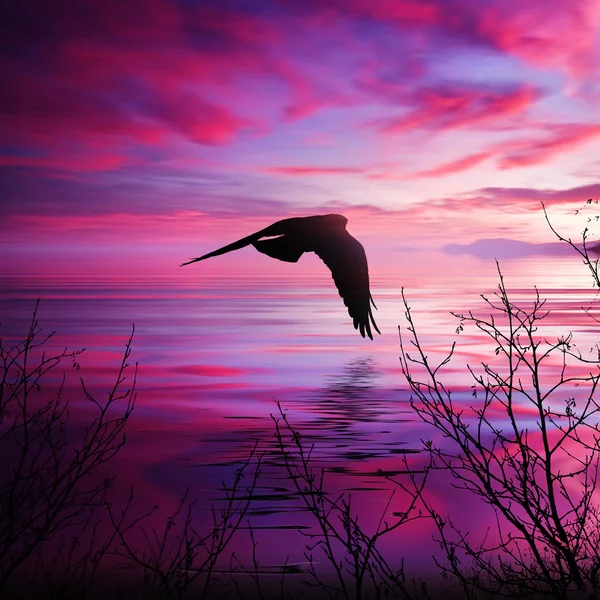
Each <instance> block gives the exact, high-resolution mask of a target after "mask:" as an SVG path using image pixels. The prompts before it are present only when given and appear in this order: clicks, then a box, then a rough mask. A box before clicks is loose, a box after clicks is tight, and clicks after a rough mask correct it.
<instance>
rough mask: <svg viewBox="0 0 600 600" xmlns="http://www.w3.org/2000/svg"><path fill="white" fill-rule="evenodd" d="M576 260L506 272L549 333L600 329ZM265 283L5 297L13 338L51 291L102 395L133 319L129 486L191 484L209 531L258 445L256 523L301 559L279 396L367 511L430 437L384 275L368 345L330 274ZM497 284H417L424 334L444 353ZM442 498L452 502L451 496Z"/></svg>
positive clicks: (61, 336)
mask: <svg viewBox="0 0 600 600" xmlns="http://www.w3.org/2000/svg"><path fill="white" fill-rule="evenodd" d="M455 260H456V261H459V260H463V259H462V258H458V257H457V258H456V259H455ZM563 263H564V264H563ZM567 263H568V261H566V260H565V261H563V262H560V261H559V260H557V259H553V261H552V262H550V261H545V262H544V260H543V259H541V258H540V259H539V260H538V261H537V263H536V267H535V268H536V273H534V274H532V273H531V272H528V271H527V270H526V269H529V268H531V265H530V263H527V264H526V265H525V266H524V267H523V270H522V271H519V268H518V265H512V266H509V267H507V269H506V271H505V279H506V282H507V285H508V286H509V289H516V290H517V292H516V293H517V294H518V295H519V296H521V297H527V298H529V299H531V297H532V296H531V288H532V285H533V283H539V284H540V285H542V284H543V286H544V289H543V290H542V295H544V296H545V297H549V298H550V301H549V304H548V306H547V308H549V309H551V310H553V311H554V312H553V317H552V318H551V320H550V321H549V323H550V327H551V333H552V334H553V335H554V334H555V333H556V334H559V333H564V332H565V328H567V329H568V330H571V331H575V332H576V333H577V334H583V335H584V336H585V335H590V336H595V334H594V332H593V331H591V328H590V327H589V323H586V322H585V317H582V313H581V311H580V306H581V305H582V302H583V301H582V298H583V297H584V296H585V295H586V294H587V292H588V290H587V289H586V288H585V286H584V282H583V281H581V280H580V279H581V277H580V275H581V274H580V273H578V274H577V277H580V279H576V278H575V275H573V274H572V271H570V270H569V269H570V268H571V267H570V263H569V264H567ZM534 275H535V277H534ZM442 276H443V273H442V274H441V275H440V277H442ZM268 283H269V282H263V281H261V282H244V285H243V286H241V287H242V288H243V294H241V295H239V296H238V295H236V294H235V292H234V291H233V292H232V288H231V286H230V287H229V288H227V289H217V288H214V287H211V285H212V284H211V282H204V283H203V285H204V287H203V288H202V289H201V290H198V289H189V290H185V289H177V290H174V291H173V293H171V294H169V293H168V291H167V290H166V289H165V287H164V286H163V287H160V288H157V290H156V292H155V293H153V292H152V290H150V289H149V288H147V287H145V288H144V289H143V290H142V291H139V293H134V292H135V291H134V290H123V289H113V290H111V289H108V288H106V289H102V290H98V289H96V288H94V289H87V288H84V287H80V288H78V289H75V288H73V289H71V290H70V289H69V287H68V286H63V287H60V288H56V289H55V288H51V287H46V288H43V289H39V290H34V289H33V287H32V286H29V287H23V288H18V287H17V286H15V285H12V286H11V287H10V294H8V293H7V294H5V295H3V296H0V303H1V310H2V329H3V334H4V336H5V341H7V340H6V338H12V339H17V338H18V337H19V335H20V334H22V333H24V332H25V328H26V326H27V323H28V320H29V318H30V315H31V310H32V308H33V304H34V301H33V298H35V297H37V296H38V295H41V297H42V303H41V308H40V314H39V318H40V321H41V323H42V325H43V326H45V327H46V328H47V329H50V330H53V329H54V330H56V331H57V336H56V339H55V343H56V344H57V346H58V347H64V346H69V347H72V348H78V347H82V346H87V347H88V348H89V351H88V353H87V356H86V357H84V359H83V360H82V361H81V363H82V371H81V375H82V376H83V377H84V379H86V383H87V384H88V385H89V387H90V389H106V388H107V387H108V385H109V383H110V381H111V377H112V376H113V374H114V372H115V371H114V368H115V367H116V365H117V363H118V361H119V359H120V356H121V352H122V349H123V345H124V342H125V340H126V338H127V335H128V333H129V332H130V328H131V323H132V322H135V324H136V336H135V339H134V343H133V358H134V359H135V360H137V361H138V362H139V363H140V378H139V398H138V405H137V408H136V410H135V412H134V417H133V418H132V421H131V427H132V429H131V431H130V435H129V438H128V443H127V446H126V447H125V449H124V450H123V452H122V453H121V455H120V456H119V463H118V469H119V470H120V472H121V481H122V482H123V487H124V489H125V488H126V489H128V486H129V483H133V484H134V485H135V487H136V489H137V490H140V491H139V494H138V496H137V497H138V498H139V502H140V503H143V502H146V503H151V505H153V504H155V503H157V502H159V503H161V505H162V506H165V507H168V506H169V505H172V504H173V503H174V502H176V500H177V498H178V496H179V494H181V493H182V492H183V491H184V490H185V489H186V488H189V489H190V497H197V498H199V500H200V502H199V504H198V509H197V511H196V514H197V517H198V519H199V520H200V524H199V527H200V528H201V527H202V526H204V525H206V524H207V523H208V520H207V519H208V516H209V510H208V506H209V505H208V504H207V503H206V502H210V501H214V500H218V499H221V498H223V492H222V489H221V485H222V482H226V483H227V482H230V481H232V478H233V477H235V473H236V469H237V468H239V466H240V465H241V464H242V462H243V461H244V460H245V459H246V457H247V456H248V452H249V451H250V449H251V448H252V447H253V445H254V443H255V442H256V440H259V441H260V449H261V451H264V452H265V458H264V462H263V467H262V475H261V478H260V483H259V488H258V489H257V493H256V498H255V500H256V502H255V503H254V504H253V508H252V511H251V517H252V525H253V527H254V528H256V529H257V530H260V531H263V532H270V533H269V534H268V536H267V537H266V538H264V537H263V538H262V542H263V549H264V550H265V551H266V552H267V554H268V553H269V551H271V552H272V553H274V554H277V552H276V550H275V549H276V548H278V547H280V546H281V544H282V543H284V544H285V547H286V551H287V552H288V553H289V555H290V557H291V558H290V559H291V560H292V561H294V560H300V559H301V557H302V552H303V547H304V540H303V539H302V538H301V537H298V535H297V531H298V530H300V529H302V528H306V527H308V526H309V523H310V519H309V515H307V514H306V511H305V509H304V505H303V503H302V499H301V498H300V497H299V496H298V494H297V493H296V492H295V491H294V490H293V489H292V486H291V485H290V482H289V481H288V480H287V478H286V476H285V472H284V467H283V465H282V461H281V455H280V453H279V452H278V450H277V442H276V439H275V436H274V425H273V418H272V416H273V417H275V418H277V411H278V408H277V402H280V403H281V407H282V409H283V410H284V411H286V414H287V415H288V416H289V419H290V422H291V423H292V425H293V427H294V428H295V429H297V431H298V432H300V433H301V436H302V437H301V439H302V441H303V444H304V445H305V447H306V448H310V447H311V446H313V445H314V450H313V452H312V461H313V465H314V467H315V468H316V469H320V468H324V469H325V470H326V472H327V477H328V479H327V482H328V483H327V485H328V486H330V488H331V490H332V493H333V491H336V492H341V491H349V490H351V491H352V493H353V498H355V501H356V505H357V508H358V509H361V508H362V509H364V510H365V511H366V513H367V515H371V514H373V515H379V514H380V510H382V509H383V507H384V506H385V502H386V501H387V500H386V499H387V497H388V496H389V491H390V484H389V482H388V481H387V480H386V479H385V477H384V476H383V475H385V474H394V473H401V472H402V471H403V469H404V463H403V459H404V458H405V457H406V458H407V459H408V460H409V462H411V464H416V465H418V464H419V461H421V460H422V456H421V454H420V453H419V448H420V447H421V439H422V438H423V439H428V438H429V437H430V436H431V432H429V431H427V430H426V429H425V428H424V426H423V425H422V424H421V423H420V422H418V421H416V420H415V418H414V416H413V413H412V412H411V409H410V405H409V400H410V395H409V393H408V391H407V389H406V386H405V385H404V381H403V378H402V374H401V373H400V369H399V363H398V352H399V349H398V338H397V330H396V326H397V324H398V323H400V322H402V318H403V310H404V309H403V306H402V304H401V300H400V292H399V289H398V287H396V286H395V285H392V284H391V283H389V282H388V283H386V284H380V285H377V282H374V286H373V287H374V289H375V290H376V293H377V297H378V300H377V303H378V306H379V309H380V310H379V313H378V315H377V320H378V323H379V325H380V328H381V330H382V332H383V335H382V336H378V337H376V339H375V341H374V342H370V341H369V340H363V339H362V338H360V336H358V334H357V333H356V332H355V331H353V330H352V328H351V326H349V323H348V317H347V314H346V313H345V311H344V310H343V307H340V306H339V302H338V301H337V300H338V299H337V298H336V297H335V294H334V293H332V292H331V289H330V288H331V285H330V282H329V281H326V282H324V288H323V289H327V292H328V293H324V292H323V290H321V289H319V288H315V289H307V290H305V291H304V293H303V294H302V295H297V294H290V293H287V291H286V290H284V291H283V292H282V291H281V290H280V289H279V288H278V287H277V286H276V285H274V286H272V287H269V285H268ZM496 283H497V281H496V275H495V273H494V270H493V268H490V269H488V270H486V271H485V276H484V274H482V273H474V275H473V279H472V280H464V279H461V280H456V281H450V280H449V278H448V277H445V279H444V280H443V285H442V283H439V282H438V284H435V282H434V283H432V284H430V287H427V288H425V287H424V288H419V289H413V290H407V295H408V297H409V300H410V303H411V306H412V308H413V311H414V312H413V317H414V318H415V322H416V323H417V324H418V326H419V335H420V336H421V337H422V339H423V340H424V344H425V345H426V347H427V348H429V349H431V354H432V355H435V354H436V353H437V354H443V353H444V352H445V351H446V349H447V348H448V347H449V346H450V344H451V342H452V340H453V339H454V338H455V333H454V332H455V329H456V322H455V320H454V319H453V318H452V317H451V316H450V315H449V310H450V309H452V310H457V311H459V312H461V311H464V310H468V309H470V308H474V307H477V306H480V305H481V302H480V300H479V299H478V294H479V293H481V292H484V293H487V294H490V293H493V290H494V289H495V287H496ZM7 289H9V288H7ZM253 290H256V293H255V292H254V291H253ZM589 297H590V298H591V297H592V294H591V290H590V296H589ZM24 299H26V300H24ZM461 336H462V337H461V339H460V340H459V344H461V345H460V351H457V356H456V361H457V363H458V365H457V366H456V367H451V368H449V370H448V373H449V375H448V376H449V377H451V378H452V380H451V382H450V383H451V384H453V385H454V389H455V390H456V394H457V396H456V397H457V398H460V397H461V394H463V395H464V397H465V398H467V399H469V398H470V387H469V385H470V382H468V377H466V376H465V370H464V368H462V369H461V368H460V364H463V365H464V363H465V362H466V361H467V360H468V361H471V362H473V363H475V364H476V363H478V362H479V361H480V360H481V359H482V357H484V356H485V352H486V346H485V345H483V344H482V340H481V337H478V336H477V332H465V333H464V334H461ZM585 343H586V342H585V340H584V342H583V343H582V345H583V344H585ZM453 368H454V369H455V370H452V369H453ZM74 408H75V407H74ZM74 413H75V414H74V417H73V418H75V416H76V411H74ZM440 494H441V495H443V497H444V498H450V497H451V496H450V494H449V492H448V490H447V489H446V488H443V489H442V491H441V492H440ZM463 509H464V510H466V511H470V510H471V507H470V506H469V503H468V502H465V501H464V500H463V499H461V500H459V501H457V504H456V510H457V511H460V510H463ZM473 514H477V513H476V512H475V513H473V512H472V510H471V513H470V517H471V520H473ZM265 535H266V533H265ZM425 538H427V539H430V533H429V532H426V530H419V531H417V532H416V533H414V534H413V537H412V538H411V537H407V538H403V539H404V543H405V544H409V545H410V544H412V543H413V542H414V541H415V539H416V540H418V541H419V543H420V544H421V545H423V550H422V553H423V556H429V554H430V550H428V549H427V546H426V544H422V542H423V540H424V539H425ZM398 547H399V548H400V547H401V545H400V546H398ZM419 547H420V546H419ZM411 551H412V552H413V553H414V548H412V550H411ZM397 552H400V551H399V550H397ZM278 558H281V557H280V556H279V557H278Z"/></svg>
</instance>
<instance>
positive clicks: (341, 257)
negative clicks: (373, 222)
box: [313, 230, 381, 339]
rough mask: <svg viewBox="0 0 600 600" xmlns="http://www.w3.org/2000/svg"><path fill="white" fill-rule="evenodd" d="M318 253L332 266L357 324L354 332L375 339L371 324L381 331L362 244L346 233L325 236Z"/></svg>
mask: <svg viewBox="0 0 600 600" xmlns="http://www.w3.org/2000/svg"><path fill="white" fill-rule="evenodd" d="M313 250H314V252H315V253H316V254H317V256H318V257H319V258H320V259H321V260H322V261H323V262H324V263H325V264H326V265H327V266H328V267H329V269H330V271H331V275H332V277H333V281H334V283H335V285H336V287H337V289H338V292H339V293H340V296H341V297H342V300H343V301H344V304H345V305H346V306H347V307H348V314H349V315H350V317H351V318H352V320H353V322H354V329H358V330H359V331H360V335H362V336H363V337H365V332H366V334H367V335H368V336H369V337H370V338H371V339H373V334H372V332H371V324H372V325H373V327H374V328H375V331H377V333H381V331H379V329H378V328H377V325H376V323H375V320H374V319H373V312H372V311H371V303H373V306H375V303H374V302H373V299H372V298H371V292H370V290H369V267H368V264H367V256H366V254H365V249H364V248H363V246H362V244H361V243H360V242H359V241H358V240H357V239H355V238H353V237H352V236H351V235H350V234H349V233H348V232H347V231H346V230H344V231H342V232H340V233H336V235H331V236H327V237H324V238H323V239H322V240H320V241H319V242H318V243H317V244H315V247H314V249H313Z"/></svg>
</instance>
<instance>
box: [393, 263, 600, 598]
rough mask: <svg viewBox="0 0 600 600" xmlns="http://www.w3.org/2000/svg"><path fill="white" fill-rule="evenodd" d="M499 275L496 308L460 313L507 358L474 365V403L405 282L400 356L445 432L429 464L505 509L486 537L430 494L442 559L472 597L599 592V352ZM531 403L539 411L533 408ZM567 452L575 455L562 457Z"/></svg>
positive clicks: (420, 405)
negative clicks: (521, 302)
mask: <svg viewBox="0 0 600 600" xmlns="http://www.w3.org/2000/svg"><path fill="white" fill-rule="evenodd" d="M498 273H499V277H500V283H499V286H498V292H496V294H495V299H492V300H490V299H488V298H486V297H484V296H482V298H483V299H484V301H485V303H486V305H487V308H488V309H489V310H490V311H491V314H490V315H488V316H478V315H476V314H474V313H472V312H469V313H467V314H456V313H453V314H454V315H455V316H456V317H457V318H458V320H459V327H458V330H463V329H464V328H465V327H467V326H474V327H476V328H477V329H478V330H479V332H481V333H483V334H484V335H485V336H487V338H488V340H489V341H491V342H492V343H493V345H494V354H495V356H496V357H498V359H497V360H496V361H495V359H494V357H492V360H491V362H482V363H481V365H480V366H479V367H478V368H477V367H473V366H471V365H467V368H468V370H469V373H470V374H471V376H472V380H473V385H472V396H473V404H470V405H469V404H468V403H467V404H465V403H464V402H461V401H460V400H459V401H458V402H457V401H456V393H454V397H453V391H452V390H451V387H450V385H449V384H448V383H446V382H445V381H444V378H443V371H444V367H445V366H446V365H447V364H448V363H449V362H450V361H451V359H452V358H453V354H454V350H455V344H456V342H454V343H453V344H452V347H451V349H450V351H449V352H448V354H447V355H446V356H444V357H443V358H442V359H441V360H439V361H435V362H433V361H432V360H431V359H430V358H429V357H428V355H427V352H426V350H425V349H424V347H423V345H422V344H421V341H420V339H419V336H418V334H417V331H416V327H415V324H414V321H413V318H412V316H411V310H410V307H409V305H408V302H407V300H406V298H405V296H404V290H403V291H402V297H403V301H404V306H405V315H406V319H407V322H408V332H409V340H408V344H409V346H410V348H409V347H408V346H407V341H406V339H405V336H403V334H402V329H401V328H400V327H399V328H398V330H399V334H400V350H401V355H400V362H401V366H402V371H403V374H404V376H405V377H406V379H407V381H408V383H409V385H410V388H411V391H412V394H413V398H412V400H411V403H412V406H413V409H414V410H415V412H416V414H417V415H419V417H420V418H421V419H422V420H423V421H424V422H426V423H428V424H430V425H431V426H432V427H433V428H435V429H436V430H438V431H439V432H440V433H441V434H442V435H443V441H442V442H441V443H439V444H438V443H434V442H431V441H427V442H425V447H426V449H427V451H428V452H429V453H430V456H431V459H432V466H431V468H432V469H441V470H443V471H444V472H446V473H448V474H450V476H451V477H452V479H453V485H454V486H455V487H457V488H459V489H463V490H465V491H466V492H469V493H471V494H473V495H474V496H476V497H479V498H480V499H481V501H482V502H484V503H485V504H488V505H489V506H491V507H492V509H493V510H494V512H495V515H496V521H495V524H494V525H493V526H490V528H489V529H488V533H487V535H486V536H485V538H484V539H483V540H480V541H479V542H475V541H472V540H471V537H470V536H469V534H468V533H465V532H464V531H461V529H460V528H459V527H457V526H455V525H454V523H453V522H452V519H451V518H450V517H449V516H444V515H441V514H440V513H438V512H437V510H436V508H435V506H433V504H432V503H431V502H430V501H428V500H427V499H426V498H425V496H424V495H423V501H424V502H425V505H426V506H427V508H428V510H429V513H430V514H431V516H432V517H433V518H434V520H435V523H436V525H437V530H438V532H439V539H438V541H439V543H440V545H441V548H442V549H443V551H444V553H445V561H436V562H437V563H438V565H439V566H440V567H441V570H442V574H443V575H444V576H445V577H448V576H452V577H454V578H455V581H458V582H459V583H460V585H461V586H462V589H463V592H464V594H465V596H466V597H467V598H474V597H478V596H480V595H484V596H486V597H495V596H503V597H515V596H517V597H522V596H526V595H535V594H543V595H547V596H550V597H553V598H567V597H568V595H569V594H570V593H571V592H578V593H582V592H586V593H591V594H593V595H594V597H595V595H596V594H598V592H599V587H600V580H599V578H598V572H599V569H600V545H599V543H600V514H599V511H598V505H597V503H596V501H595V499H594V492H595V489H596V484H597V481H598V467H599V458H600V454H599V451H600V429H599V425H598V421H597V419H598V416H599V415H598V412H599V411H600V406H599V405H598V402H597V401H596V399H595V394H596V391H597V386H598V381H599V379H600V371H599V366H600V356H598V357H595V358H593V359H587V358H584V357H583V356H582V355H581V353H580V352H579V351H578V349H577V347H576V346H575V344H574V343H573V340H572V335H571V334H568V335H566V336H565V337H559V338H556V339H552V340H551V339H548V338H546V337H544V336H542V335H541V334H540V331H539V327H540V325H541V321H543V319H544V318H546V316H547V315H548V311H547V310H546V308H545V301H544V300H541V299H540V296H539V294H538V292H537V289H536V291H535V298H534V301H533V303H532V305H531V307H528V308H522V307H520V306H517V305H516V304H515V303H514V302H513V301H512V300H511V299H510V297H509V293H508V291H507V289H506V287H505V283H504V278H503V276H502V273H501V271H500V268H499V266H498ZM496 363H498V364H496ZM547 367H548V368H547ZM553 369H554V371H553ZM523 409H525V411H527V409H529V411H530V412H529V418H528V414H527V413H526V412H524V410H523ZM500 415H503V418H502V419H501V418H500ZM561 456H562V457H565V458H566V460H567V462H566V463H565V464H559V458H560V457H561Z"/></svg>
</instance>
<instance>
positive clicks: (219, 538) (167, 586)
mask: <svg viewBox="0 0 600 600" xmlns="http://www.w3.org/2000/svg"><path fill="white" fill-rule="evenodd" d="M257 445H258V444H255V446H254V448H253V449H252V450H251V451H250V453H249V455H248V457H247V458H246V460H245V462H244V463H243V464H242V466H241V467H240V468H239V469H238V470H237V472H236V475H235V479H234V481H233V483H232V484H230V485H229V486H228V485H226V483H225V482H222V489H223V492H224V494H225V498H224V500H223V502H222V503H221V506H220V507H219V506H216V505H213V507H212V510H211V514H212V527H211V529H210V532H209V533H208V534H202V533H198V532H197V531H196V530H195V529H194V523H193V512H194V509H195V505H196V501H195V500H191V501H188V492H187V491H186V492H185V494H184V495H183V497H182V498H181V500H180V502H179V504H178V506H177V508H176V509H175V510H174V512H173V513H172V514H170V515H169V516H168V517H167V519H166V521H165V525H164V527H163V528H162V529H157V528H152V529H151V530H147V528H146V527H145V525H144V521H146V519H147V518H148V517H149V516H151V515H152V514H153V513H154V512H155V511H156V510H158V506H155V507H154V508H153V509H152V510H151V511H150V512H148V513H145V514H143V515H141V516H140V517H137V518H135V519H132V520H130V521H129V522H127V518H128V515H129V514H130V512H131V511H130V509H131V505H132V501H133V490H132V491H131V494H130V497H129V502H128V503H127V505H126V506H125V507H124V508H123V509H122V510H121V512H120V513H117V512H116V511H115V510H114V509H113V507H112V506H111V505H110V504H107V509H108V512H109V516H110V522H111V523H112V527H113V530H114V531H115V532H116V536H117V537H118V541H119V544H118V547H117V548H116V550H115V552H116V553H117V554H119V555H120V556H121V557H123V558H125V559H127V560H128V561H130V562H131V563H132V565H133V568H134V570H135V573H136V577H135V579H139V582H137V585H136V586H135V587H136V592H137V593H138V594H139V595H140V597H142V598H145V599H157V598H169V599H171V598H184V597H187V596H189V595H194V594H200V597H201V598H206V597H208V595H209V593H210V592H211V591H212V590H213V588H214V586H215V585H216V584H217V583H222V584H223V583H224V581H225V580H224V579H223V576H229V575H232V574H233V573H234V572H235V571H234V570H233V569H230V570H225V571H223V570H222V568H221V569H220V570H217V567H218V562H219V561H220V560H221V561H222V560H223V559H224V557H225V551H226V549H227V548H228V546H229V544H230V542H231V540H232V538H233V536H234V534H235V533H236V532H237V531H238V530H239V528H240V525H241V523H242V521H243V520H244V518H245V517H246V514H247V512H248V509H249V508H250V505H251V502H252V496H253V494H254V490H255V488H256V485H257V482H258V478H259V475H260V466H261V458H262V457H261V455H260V454H259V453H258V452H257ZM244 478H249V479H248V483H247V484H246V485H243V480H244ZM140 532H141V534H142V536H141V539H140V535H139V533H140ZM135 538H138V541H135ZM140 542H141V543H140ZM138 573H139V577H138V576H137V574H138ZM196 583H197V584H198V585H194V584H196Z"/></svg>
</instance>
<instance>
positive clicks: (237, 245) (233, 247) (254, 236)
mask: <svg viewBox="0 0 600 600" xmlns="http://www.w3.org/2000/svg"><path fill="white" fill-rule="evenodd" d="M261 235H262V231H259V232H257V233H253V234H252V235H249V236H247V237H245V238H242V239H241V240H238V241H237V242H233V243H232V244H228V245H227V246H223V247H222V248H219V249H218V250H215V251H214V252H209V253H208V254H205V255H204V256H199V257H198V258H192V259H191V260H188V261H187V262H184V263H182V264H181V265H179V266H180V267H185V265H190V264H192V263H195V262H198V261H199V260H206V259H207V258H212V257H213V256H219V254H226V253H227V252H232V251H233V250H239V249H240V248H244V247H245V246H249V245H250V244H253V243H254V242H256V241H257V240H258V239H259V238H260V237H261Z"/></svg>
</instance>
